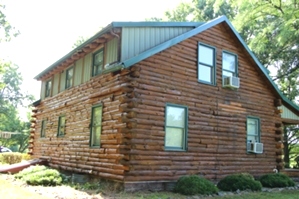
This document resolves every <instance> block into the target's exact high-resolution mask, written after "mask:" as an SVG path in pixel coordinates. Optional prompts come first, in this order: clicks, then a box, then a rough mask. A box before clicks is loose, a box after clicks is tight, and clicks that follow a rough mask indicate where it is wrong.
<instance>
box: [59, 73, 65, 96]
mask: <svg viewBox="0 0 299 199" xmlns="http://www.w3.org/2000/svg"><path fill="white" fill-rule="evenodd" d="M65 71H66V70H64V71H63V72H62V73H61V74H60V92H62V91H64V90H65V76H66V72H65Z"/></svg>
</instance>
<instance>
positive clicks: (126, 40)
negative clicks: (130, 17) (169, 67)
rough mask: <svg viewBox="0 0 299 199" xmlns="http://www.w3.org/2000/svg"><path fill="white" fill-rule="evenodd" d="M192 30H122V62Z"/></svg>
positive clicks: (149, 28) (154, 28) (181, 28)
mask: <svg viewBox="0 0 299 199" xmlns="http://www.w3.org/2000/svg"><path fill="white" fill-rule="evenodd" d="M191 29H192V28H190V27H125V28H123V29H122V45H121V52H122V53H121V61H123V60H126V59H128V58H131V57H133V56H136V55H138V54H140V53H141V52H144V51H146V50H148V49H150V48H152V47H154V46H156V45H158V44H161V43H163V42H165V41H167V40H169V39H172V38H174V37H176V36H178V35H181V34H183V33H185V32H187V31H189V30H191Z"/></svg>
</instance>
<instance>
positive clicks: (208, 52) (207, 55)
mask: <svg viewBox="0 0 299 199" xmlns="http://www.w3.org/2000/svg"><path fill="white" fill-rule="evenodd" d="M199 62H200V63H204V64H207V65H209V66H213V65H214V49H213V48H209V47H206V46H203V45H200V46H199Z"/></svg>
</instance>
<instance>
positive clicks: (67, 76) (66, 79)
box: [65, 66, 74, 89]
mask: <svg viewBox="0 0 299 199" xmlns="http://www.w3.org/2000/svg"><path fill="white" fill-rule="evenodd" d="M71 70H72V73H73V74H72V76H71V78H70V75H69V71H71ZM73 78H74V67H73V66H71V67H69V68H68V69H66V71H65V89H68V88H71V87H73V84H74V80H73ZM69 82H70V84H69Z"/></svg>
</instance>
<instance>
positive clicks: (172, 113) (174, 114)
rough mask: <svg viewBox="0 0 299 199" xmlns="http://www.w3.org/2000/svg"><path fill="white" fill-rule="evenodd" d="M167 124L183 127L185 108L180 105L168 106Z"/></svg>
mask: <svg viewBox="0 0 299 199" xmlns="http://www.w3.org/2000/svg"><path fill="white" fill-rule="evenodd" d="M166 118H167V121H166V125H167V126H172V127H175V126H176V127H182V128H184V126H185V109H184V108H179V107H172V106H168V107H167V117H166Z"/></svg>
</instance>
